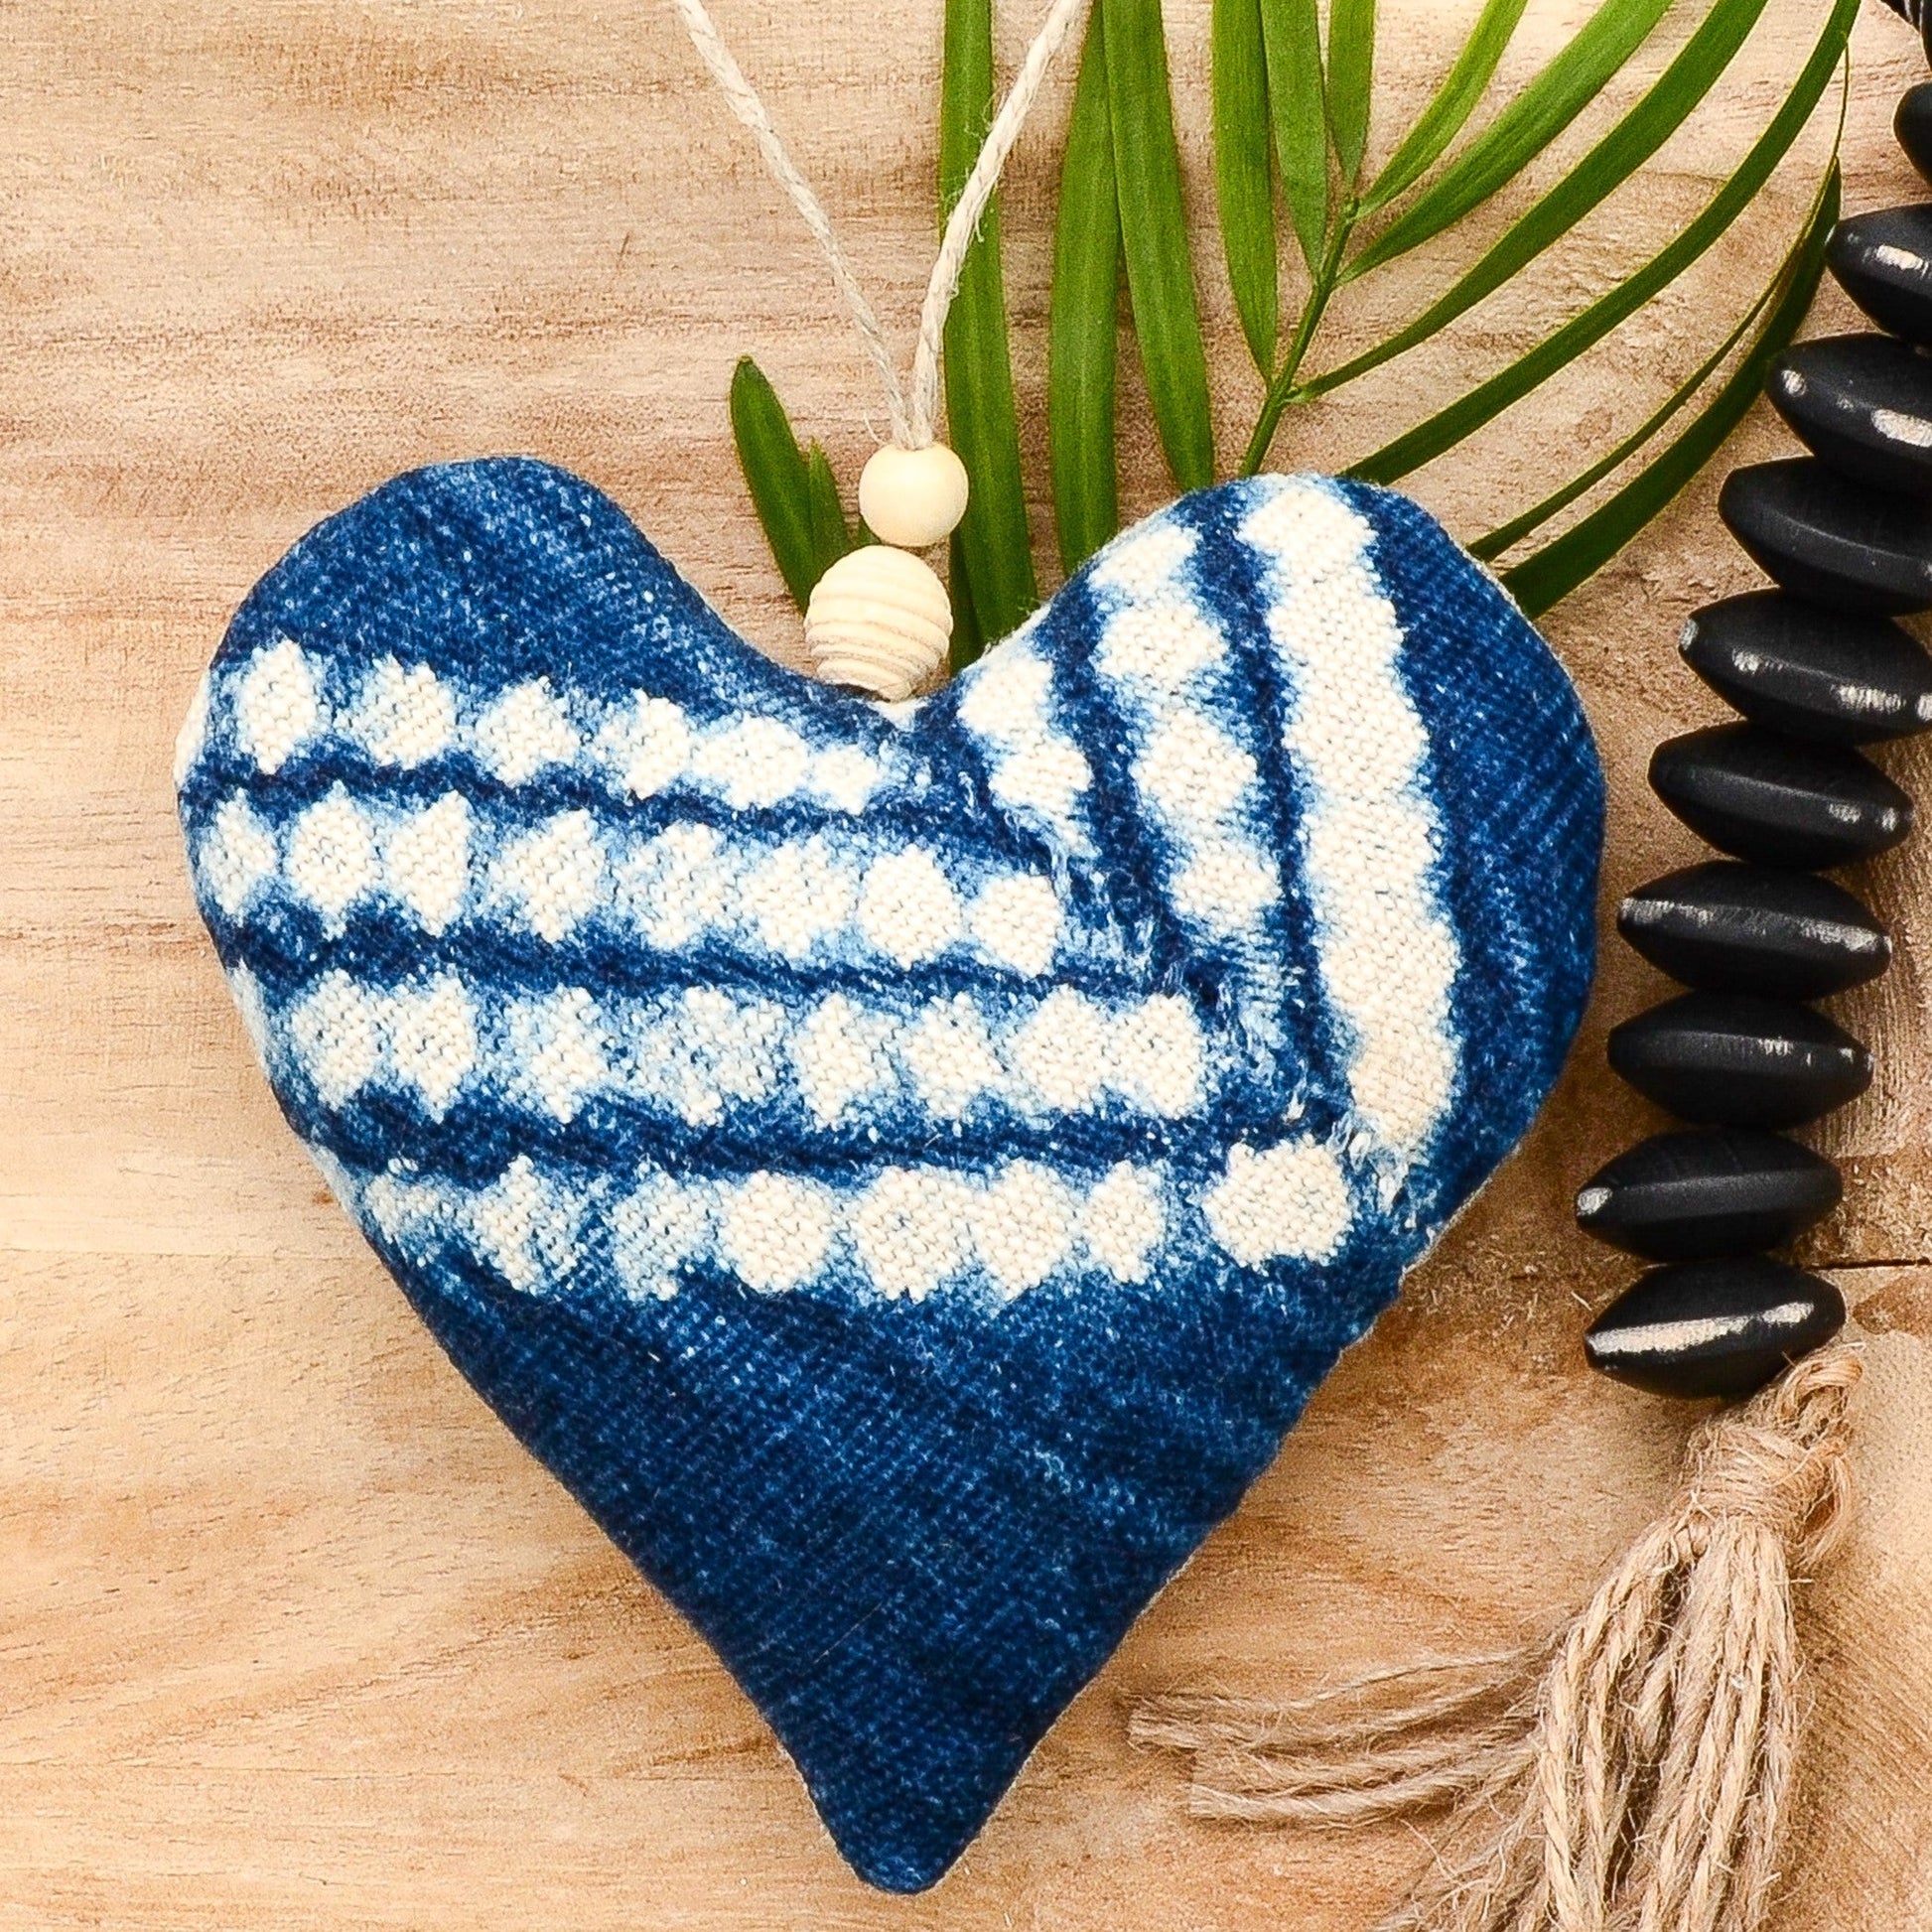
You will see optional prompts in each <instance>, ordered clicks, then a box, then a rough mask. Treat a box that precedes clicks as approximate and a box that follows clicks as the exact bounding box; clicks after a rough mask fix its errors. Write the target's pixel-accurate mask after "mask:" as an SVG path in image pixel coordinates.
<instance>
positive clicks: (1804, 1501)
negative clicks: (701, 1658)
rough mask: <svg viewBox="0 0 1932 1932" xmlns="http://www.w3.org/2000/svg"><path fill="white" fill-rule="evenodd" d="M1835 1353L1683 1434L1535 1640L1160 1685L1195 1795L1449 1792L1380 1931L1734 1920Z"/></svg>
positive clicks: (1781, 1686) (1834, 1407) (1780, 1771)
mask: <svg viewBox="0 0 1932 1932" xmlns="http://www.w3.org/2000/svg"><path fill="white" fill-rule="evenodd" d="M1860 1373H1861V1370H1860V1363H1859V1358H1858V1355H1857V1354H1856V1353H1855V1352H1854V1351H1853V1350H1852V1349H1851V1348H1849V1347H1845V1346H1839V1347H1834V1348H1831V1349H1827V1350H1824V1351H1822V1352H1820V1353H1818V1354H1816V1355H1812V1356H1809V1357H1807V1358H1806V1359H1805V1360H1803V1361H1801V1362H1799V1363H1798V1364H1797V1366H1796V1367H1794V1368H1792V1369H1791V1370H1789V1371H1788V1372H1787V1373H1786V1374H1785V1375H1784V1376H1783V1377H1782V1378H1781V1379H1780V1380H1779V1381H1777V1382H1775V1383H1773V1384H1772V1385H1771V1386H1770V1387H1769V1388H1767V1389H1765V1390H1764V1391H1763V1392H1762V1393H1761V1394H1759V1395H1757V1396H1756V1397H1754V1398H1753V1399H1752V1400H1751V1401H1750V1402H1749V1403H1748V1404H1746V1405H1745V1406H1743V1407H1741V1408H1737V1409H1732V1410H1726V1411H1725V1412H1724V1413H1722V1414H1720V1415H1717V1416H1715V1417H1713V1418H1712V1419H1711V1420H1710V1421H1709V1422H1707V1423H1705V1424H1704V1425H1703V1426H1702V1427H1701V1428H1700V1429H1699V1431H1698V1433H1697V1435H1696V1436H1695V1437H1694V1438H1693V1440H1692V1444H1691V1449H1690V1453H1689V1458H1688V1461H1687V1465H1686V1469H1685V1475H1684V1481H1683V1484H1682V1486H1681V1487H1680V1489H1679V1490H1678V1492H1677V1495H1676V1496H1675V1497H1674V1498H1673V1500H1672V1502H1671V1505H1670V1508H1669V1509H1668V1510H1667V1511H1666V1512H1665V1514H1664V1515H1663V1516H1662V1517H1661V1518H1660V1519H1659V1520H1658V1521H1657V1522H1656V1523H1655V1524H1653V1525H1652V1526H1651V1527H1650V1528H1649V1529H1648V1530H1646V1531H1645V1532H1644V1533H1643V1535H1642V1536H1640V1537H1639V1538H1638V1539H1637V1541H1636V1542H1635V1544H1634V1545H1632V1547H1631V1548H1630V1550H1629V1552H1628V1554H1626V1555H1625V1556H1624V1557H1623V1558H1622V1559H1621V1560H1620V1561H1619V1562H1618V1563H1617V1564H1616V1566H1615V1567H1614V1568H1613V1569H1612V1570H1611V1571H1610V1572H1609V1574H1608V1575H1607V1576H1606V1577H1605V1578H1604V1579H1603V1581H1602V1583H1601V1584H1600V1585H1599V1586H1598V1587H1597V1589H1596V1593H1595V1594H1594V1595H1593V1596H1592V1597H1591V1598H1590V1600H1589V1602H1588V1604H1587V1606H1586V1607H1585V1609H1584V1610H1583V1611H1582V1612H1581V1613H1580V1614H1579V1615H1578V1616H1577V1617H1576V1618H1575V1619H1574V1620H1573V1621H1572V1622H1571V1623H1570V1624H1569V1625H1568V1626H1567V1627H1566V1628H1565V1629H1563V1630H1561V1631H1559V1632H1558V1633H1557V1634H1556V1636H1555V1637H1553V1638H1552V1640H1551V1641H1550V1642H1549V1643H1548V1644H1547V1645H1545V1646H1542V1647H1541V1648H1539V1649H1537V1650H1533V1651H1526V1652H1512V1653H1510V1654H1508V1655H1506V1656H1497V1657H1479V1658H1466V1659H1462V1660H1459V1661H1456V1662H1452V1663H1438V1664H1423V1665H1417V1666H1413V1667H1409V1668H1406V1669H1401V1670H1393V1671H1383V1672H1378V1673H1376V1674H1375V1675H1374V1676H1372V1677H1369V1678H1364V1679H1360V1680H1357V1681H1356V1682H1354V1683H1352V1684H1348V1685H1345V1686H1343V1687H1341V1688H1340V1689H1338V1690H1335V1691H1331V1692H1328V1693H1324V1694H1323V1695H1321V1696H1319V1697H1313V1698H1309V1699H1305V1700H1303V1701H1302V1702H1300V1703H1298V1704H1292V1705H1287V1706H1282V1707H1265V1706H1259V1705H1251V1704H1243V1703H1237V1702H1233V1701H1230V1700H1226V1699H1213V1698H1168V1699H1164V1700H1161V1701H1159V1702H1157V1703H1153V1704H1148V1705H1144V1706H1143V1707H1141V1708H1140V1709H1139V1710H1138V1711H1137V1712H1136V1713H1135V1715H1134V1718H1133V1735H1134V1738H1135V1740H1136V1741H1137V1742H1138V1743H1141V1744H1146V1745H1156V1746H1162V1747H1166V1748H1169V1749H1173V1750H1182V1751H1190V1752H1192V1753H1193V1756H1194V1774H1193V1787H1192V1796H1191V1809H1192V1810H1193V1811H1194V1812H1195V1813H1196V1814H1198V1815H1201V1816H1204V1817H1212V1818H1229V1819H1242V1820H1247V1821H1250V1822H1257V1823H1260V1822H1266V1823H1280V1824H1292V1825H1305V1826H1312V1825H1319V1826H1340V1825H1365V1824H1372V1823H1375V1822H1377V1821H1379V1820H1386V1819H1398V1818H1411V1817H1416V1816H1420V1815H1423V1814H1426V1813H1429V1812H1436V1811H1448V1812H1449V1813H1450V1817H1449V1824H1448V1826H1447V1828H1446V1832H1445V1836H1444V1842H1443V1844H1442V1845H1441V1846H1440V1847H1439V1856H1438V1858H1437V1860H1436V1862H1435V1863H1434V1865H1433V1867H1432V1868H1431V1869H1430V1871H1429V1872H1428V1873H1427V1874H1426V1875H1425V1876H1424V1877H1423V1878H1422V1880H1421V1881H1420V1882H1419V1884H1418V1885H1417V1887H1416V1889H1415V1890H1414V1891H1413V1892H1412V1893H1411V1895H1410V1897H1409V1898H1408V1900H1407V1902H1406V1903H1404V1904H1403V1905H1402V1906H1401V1907H1399V1908H1398V1909H1397V1910H1396V1911H1395V1912H1393V1913H1392V1914H1391V1915H1390V1916H1389V1917H1388V1918H1387V1919H1385V1920H1384V1921H1383V1927H1382V1932H1398V1928H1400V1929H1401V1932H1424V1929H1425V1928H1427V1932H1753V1929H1754V1928H1755V1927H1756V1926H1757V1925H1758V1924H1759V1922H1760V1920H1761V1919H1762V1917H1763V1913H1764V1908H1765V1905H1766V1903H1767V1901H1768V1899H1769V1896H1770V1893H1771V1890H1772V1887H1773V1884H1774V1883H1775V1880H1776V1877H1777V1849H1778V1837H1779V1829H1780V1826H1781V1823H1782V1821H1783V1817H1784V1813H1785V1807H1786V1800H1787V1798H1788V1796H1789V1793H1790V1787H1791V1775H1792V1766H1793V1762H1794V1760H1795V1757H1796V1754H1797V1744H1798V1731H1799V1725H1800V1717H1801V1707H1800V1696H1799V1683H1798V1679H1799V1659H1798V1648H1797V1638H1796V1632H1795V1630H1794V1628H1793V1623H1792V1600H1791V1599H1792V1578H1793V1576H1794V1575H1796V1576H1799V1577H1803V1576H1805V1575H1807V1574H1809V1572H1810V1571H1811V1570H1812V1568H1813V1567H1814V1566H1815V1565H1817V1564H1818V1563H1820V1562H1822V1561H1823V1560H1824V1558H1825V1557H1826V1556H1827V1555H1828V1554H1829V1553H1830V1551H1831V1549H1832V1548H1833V1546H1834V1545H1835V1544H1836V1543H1837V1541H1838V1540H1839V1538H1840V1536H1841V1535H1842V1534H1843V1531H1844V1528H1845V1524H1846V1520H1847V1515H1848V1510H1849V1506H1850V1502H1851V1468H1850V1464H1849V1463H1848V1461H1847V1459H1846V1447H1847V1440H1848V1418H1849V1414H1850V1409H1851V1403H1852V1395H1853V1391H1854V1390H1855V1389H1856V1388H1857V1387H1858V1383H1859V1376H1860Z"/></svg>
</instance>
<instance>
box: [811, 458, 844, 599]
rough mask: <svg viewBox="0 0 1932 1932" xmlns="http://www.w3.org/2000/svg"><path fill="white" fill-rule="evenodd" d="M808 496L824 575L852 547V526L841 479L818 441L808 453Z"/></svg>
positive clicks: (815, 547) (820, 571)
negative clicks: (840, 483) (846, 508)
mask: <svg viewBox="0 0 1932 1932" xmlns="http://www.w3.org/2000/svg"><path fill="white" fill-rule="evenodd" d="M805 495H806V502H807V507H808V508H809V510H810V512H811V519H812V551H813V554H814V556H815V557H816V558H817V562H818V575H819V576H820V577H823V576H824V575H825V573H826V572H827V571H828V570H830V569H831V568H832V566H833V565H834V564H835V563H837V562H838V560H839V559H840V558H841V557H843V556H844V555H845V554H846V552H847V551H848V550H850V549H851V548H852V543H853V537H852V526H851V524H849V523H848V522H847V521H846V520H845V505H844V504H843V503H841V502H840V501H839V480H838V479H837V478H836V477H835V476H833V474H832V465H831V463H830V462H829V461H828V460H827V458H826V455H825V452H824V450H823V449H821V448H820V447H819V445H818V444H817V443H814V444H813V445H812V447H811V448H810V449H809V450H808V451H806V453H805Z"/></svg>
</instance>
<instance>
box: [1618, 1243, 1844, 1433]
mask: <svg viewBox="0 0 1932 1932" xmlns="http://www.w3.org/2000/svg"><path fill="white" fill-rule="evenodd" d="M1844 1325H1845V1300H1844V1297H1843V1296H1841V1295H1840V1294H1839V1292H1838V1290H1837V1289H1835V1288H1834V1287H1833V1286H1832V1285H1831V1283H1830V1282H1827V1281H1821V1280H1820V1279H1819V1278H1818V1277H1817V1276H1816V1275H1808V1274H1806V1273H1805V1271H1804V1270H1803V1269H1802V1268H1793V1267H1790V1266H1789V1265H1788V1264H1786V1263H1784V1262H1782V1261H1772V1260H1770V1259H1768V1258H1767V1257H1766V1256H1763V1255H1735V1256H1732V1257H1730V1258H1729V1259H1727V1260H1723V1261H1689V1262H1683V1263H1680V1264H1679V1265H1677V1266H1675V1267H1670V1268H1654V1269H1652V1270H1651V1272H1650V1273H1649V1274H1647V1275H1646V1276H1644V1277H1643V1279H1642V1280H1641V1281H1639V1282H1638V1283H1637V1285H1636V1286H1635V1287H1634V1288H1632V1289H1630V1290H1629V1291H1628V1292H1627V1293H1626V1294H1625V1295H1623V1296H1622V1298H1621V1299H1620V1300H1618V1301H1616V1302H1613V1303H1612V1304H1611V1305H1610V1307H1609V1308H1608V1309H1607V1310H1606V1311H1604V1312H1603V1313H1602V1314H1600V1315H1598V1316H1597V1318H1596V1320H1595V1321H1594V1322H1593V1323H1591V1325H1590V1328H1589V1331H1588V1333H1587V1334H1586V1335H1585V1336H1584V1352H1585V1354H1586V1355H1587V1357H1588V1358H1589V1365H1590V1367H1591V1368H1594V1369H1599V1370H1600V1371H1601V1372H1602V1373H1603V1374H1605V1375H1609V1376H1614V1377H1615V1378H1616V1380H1617V1381H1619V1382H1628V1383H1629V1384H1631V1386H1632V1387H1634V1388H1639V1389H1648V1390H1649V1391H1650V1392H1651V1393H1652V1394H1653V1395H1671V1396H1681V1397H1686V1398H1693V1397H1699V1396H1723V1397H1726V1398H1734V1397H1737V1396H1743V1395H1749V1394H1750V1393H1751V1391H1752V1390H1754V1389H1760V1388H1762V1387H1763V1386H1764V1384H1765V1383H1766V1382H1768V1381H1769V1380H1770V1379H1771V1377H1772V1376H1774V1375H1776V1374H1777V1373H1778V1372H1779V1371H1780V1370H1781V1369H1782V1368H1784V1367H1785V1365H1786V1364H1787V1363H1790V1362H1794V1361H1796V1360H1797V1359H1798V1358H1799V1356H1801V1355H1809V1354H1810V1353H1811V1351H1812V1350H1813V1349H1814V1348H1822V1347H1824V1345H1825V1344H1826V1343H1827V1342H1828V1341H1830V1340H1831V1338H1832V1337H1833V1336H1834V1335H1835V1334H1837V1333H1838V1331H1839V1330H1840V1329H1841V1328H1842V1327H1843V1326H1844Z"/></svg>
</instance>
